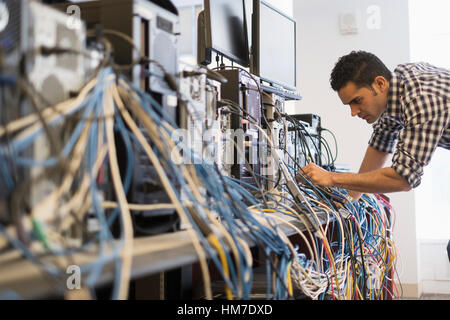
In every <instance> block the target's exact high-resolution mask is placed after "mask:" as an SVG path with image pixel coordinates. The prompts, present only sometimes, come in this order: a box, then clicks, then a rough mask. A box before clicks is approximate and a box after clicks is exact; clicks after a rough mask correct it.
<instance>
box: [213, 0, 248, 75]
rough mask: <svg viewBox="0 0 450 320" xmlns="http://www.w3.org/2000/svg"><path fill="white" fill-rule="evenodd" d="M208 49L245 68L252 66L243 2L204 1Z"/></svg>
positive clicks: (238, 0)
mask: <svg viewBox="0 0 450 320" xmlns="http://www.w3.org/2000/svg"><path fill="white" fill-rule="evenodd" d="M204 7H205V29H206V39H205V41H206V48H208V49H211V50H213V51H214V52H216V53H218V54H219V55H223V56H224V57H226V58H227V59H229V60H231V61H234V62H236V63H238V64H240V65H242V66H244V67H248V66H249V65H250V56H249V45H248V35H247V28H246V19H245V14H244V2H243V0H204Z"/></svg>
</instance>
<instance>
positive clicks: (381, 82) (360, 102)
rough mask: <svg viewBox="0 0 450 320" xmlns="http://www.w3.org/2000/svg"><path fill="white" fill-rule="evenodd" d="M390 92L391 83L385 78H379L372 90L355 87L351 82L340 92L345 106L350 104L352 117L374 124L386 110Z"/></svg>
mask: <svg viewBox="0 0 450 320" xmlns="http://www.w3.org/2000/svg"><path fill="white" fill-rule="evenodd" d="M388 92H389V82H388V81H387V80H386V79H385V78H383V77H377V78H376V79H375V81H374V82H373V84H372V89H371V88H368V87H361V88H358V86H356V85H355V83H354V82H352V81H349V82H348V83H347V84H346V85H345V86H344V87H342V88H341V89H340V90H339V91H338V95H339V98H340V99H341V101H342V103H343V104H346V105H347V104H348V105H349V106H350V109H351V114H352V117H354V116H358V117H359V118H361V119H363V120H366V121H367V123H369V124H372V123H374V122H375V121H377V120H378V118H379V117H380V116H381V114H382V113H383V111H384V110H385V109H386V106H387V100H388Z"/></svg>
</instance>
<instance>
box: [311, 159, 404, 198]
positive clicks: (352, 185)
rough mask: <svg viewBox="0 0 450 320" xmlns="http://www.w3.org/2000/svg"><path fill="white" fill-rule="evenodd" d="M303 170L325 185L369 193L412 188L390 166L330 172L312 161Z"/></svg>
mask: <svg viewBox="0 0 450 320" xmlns="http://www.w3.org/2000/svg"><path fill="white" fill-rule="evenodd" d="M303 171H304V173H305V175H306V177H307V178H308V179H309V180H311V181H312V182H313V183H315V184H317V185H321V186H324V187H330V186H336V187H340V188H344V189H349V190H354V191H360V192H369V193H389V192H397V191H409V190H411V186H410V185H409V184H408V181H407V180H406V179H405V178H403V177H402V176H400V175H399V174H398V173H397V172H396V171H395V170H394V169H393V168H389V167H387V168H382V169H378V170H374V171H370V172H365V173H340V172H328V171H326V170H324V169H322V168H320V167H319V166H317V165H315V164H313V163H311V164H309V165H307V166H306V167H304V168H303Z"/></svg>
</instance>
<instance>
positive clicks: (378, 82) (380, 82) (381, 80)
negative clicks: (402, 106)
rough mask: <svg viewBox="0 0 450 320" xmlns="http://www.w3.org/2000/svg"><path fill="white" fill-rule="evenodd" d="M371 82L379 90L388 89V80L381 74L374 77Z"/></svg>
mask: <svg viewBox="0 0 450 320" xmlns="http://www.w3.org/2000/svg"><path fill="white" fill-rule="evenodd" d="M373 84H374V85H375V86H376V87H377V88H378V90H380V91H381V92H384V91H386V90H388V89H389V81H388V80H387V79H386V78H385V77H383V76H377V77H375V79H374V81H373Z"/></svg>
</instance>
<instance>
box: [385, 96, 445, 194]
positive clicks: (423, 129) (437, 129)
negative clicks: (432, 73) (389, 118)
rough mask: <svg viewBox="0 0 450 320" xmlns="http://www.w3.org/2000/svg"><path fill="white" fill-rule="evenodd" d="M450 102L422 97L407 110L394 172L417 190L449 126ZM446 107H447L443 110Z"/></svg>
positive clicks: (414, 100) (399, 139) (394, 161)
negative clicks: (449, 105)
mask: <svg viewBox="0 0 450 320" xmlns="http://www.w3.org/2000/svg"><path fill="white" fill-rule="evenodd" d="M448 103H449V102H448V101H446V100H445V99H444V98H442V97H438V96H434V95H425V96H419V97H417V98H415V99H413V100H412V101H411V102H410V103H409V104H408V106H407V108H406V111H405V112H406V119H407V123H406V125H405V127H404V129H403V130H402V131H401V132H400V133H399V136H398V142H397V147H396V151H395V153H394V156H393V158H392V168H393V169H394V170H395V171H396V172H397V173H398V174H399V175H400V176H402V177H404V178H405V179H406V180H407V181H408V184H409V185H410V186H411V187H412V188H415V187H417V186H418V185H419V184H420V182H421V177H422V175H423V168H424V167H425V166H426V165H427V164H428V163H429V162H430V160H431V157H432V155H433V153H434V151H435V150H436V147H437V145H438V143H439V140H440V138H441V137H442V134H443V133H444V131H445V129H446V128H447V127H448V126H449V108H448V106H447V104H448ZM443 106H446V107H445V108H443Z"/></svg>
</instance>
